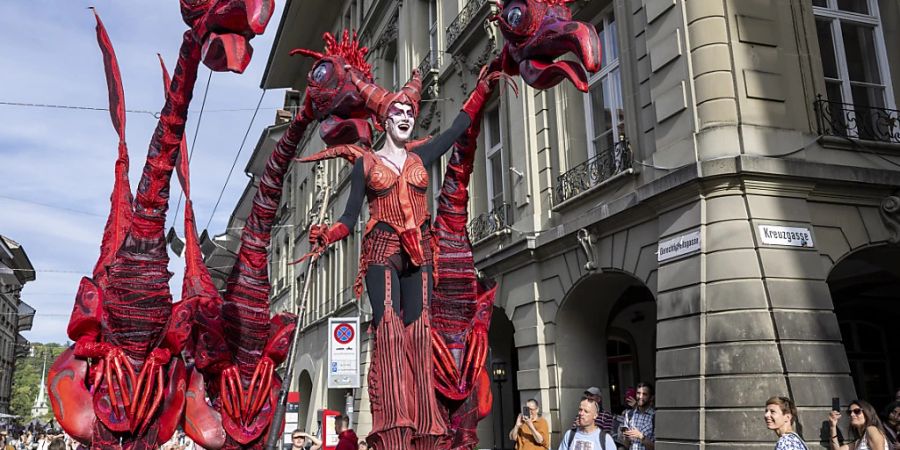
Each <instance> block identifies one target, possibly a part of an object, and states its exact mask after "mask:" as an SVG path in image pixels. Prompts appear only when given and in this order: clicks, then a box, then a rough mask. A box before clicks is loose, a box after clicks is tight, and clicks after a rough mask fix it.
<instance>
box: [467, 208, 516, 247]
mask: <svg viewBox="0 0 900 450" xmlns="http://www.w3.org/2000/svg"><path fill="white" fill-rule="evenodd" d="M510 212H511V205H510V204H509V203H501V204H499V205H497V206H495V207H494V209H492V210H490V211H488V212H486V213H484V214H481V215H479V216H478V217H476V218H474V219H472V221H471V222H469V240H470V241H472V242H473V243H474V242H478V241H480V240H482V239H485V238H487V237H489V236H491V235H493V234H494V233H496V232H498V231H503V230H505V229H507V228H509V227H510V225H512V223H511V222H512V217H511V216H510Z"/></svg>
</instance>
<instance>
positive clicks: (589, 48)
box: [508, 9, 601, 92]
mask: <svg viewBox="0 0 900 450" xmlns="http://www.w3.org/2000/svg"><path fill="white" fill-rule="evenodd" d="M508 44H512V43H511V42H510V41H508ZM510 47H511V48H510V49H509V53H510V56H512V59H513V61H514V63H515V64H516V65H517V66H518V70H519V73H521V75H522V79H523V80H524V81H525V82H526V83H527V84H528V85H529V86H532V87H535V88H537V89H548V88H551V87H553V86H556V85H557V84H559V83H560V82H561V81H563V80H569V81H571V82H572V84H574V85H575V87H576V88H578V89H579V90H581V91H583V92H587V90H588V82H587V74H586V73H585V70H587V71H588V72H597V71H598V70H600V63H601V60H600V57H601V53H600V52H601V49H600V38H599V36H598V35H597V31H596V30H595V29H594V27H593V26H591V25H589V24H587V23H583V22H579V21H577V20H571V14H570V13H569V12H568V10H567V9H565V10H560V11H553V14H547V15H546V16H545V17H544V19H543V21H542V22H541V24H540V26H539V27H538V28H537V30H536V31H535V32H534V34H533V35H531V36H529V37H528V38H527V39H524V40H521V39H520V40H519V41H518V43H516V44H512V45H511V46H510ZM567 53H572V54H574V55H575V57H576V60H575V61H571V60H557V59H558V58H560V57H561V56H563V55H565V54H567Z"/></svg>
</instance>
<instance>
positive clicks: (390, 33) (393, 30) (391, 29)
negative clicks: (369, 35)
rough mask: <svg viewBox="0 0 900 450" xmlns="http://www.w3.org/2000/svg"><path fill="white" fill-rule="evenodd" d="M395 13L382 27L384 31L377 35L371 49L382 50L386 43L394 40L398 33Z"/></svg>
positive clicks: (374, 50)
mask: <svg viewBox="0 0 900 450" xmlns="http://www.w3.org/2000/svg"><path fill="white" fill-rule="evenodd" d="M397 17H398V16H397V15H396V14H395V15H394V17H392V18H391V21H390V23H388V24H387V26H385V27H384V31H383V32H381V35H380V36H378V40H377V41H375V43H374V44H373V45H372V48H371V51H372V52H373V53H374V52H377V51H379V50H382V49H383V48H384V47H385V46H386V45H387V44H388V43H390V42H396V41H397V36H398V34H399V31H400V29H399V27H398V26H397Z"/></svg>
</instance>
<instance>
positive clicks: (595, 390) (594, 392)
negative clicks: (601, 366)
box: [584, 386, 600, 396]
mask: <svg viewBox="0 0 900 450" xmlns="http://www.w3.org/2000/svg"><path fill="white" fill-rule="evenodd" d="M584 395H593V396H599V395H600V388H598V387H596V386H591V387H589V388H587V389H585V390H584Z"/></svg>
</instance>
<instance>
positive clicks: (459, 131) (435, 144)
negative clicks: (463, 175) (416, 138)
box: [413, 68, 499, 167]
mask: <svg viewBox="0 0 900 450" xmlns="http://www.w3.org/2000/svg"><path fill="white" fill-rule="evenodd" d="M498 78H499V75H497V72H489V71H488V70H487V68H485V69H483V70H482V75H481V76H480V77H479V79H478V84H477V85H475V89H473V90H472V93H471V94H469V98H468V99H467V100H466V102H465V103H464V104H463V107H462V109H461V110H460V112H459V115H457V116H456V119H454V120H453V124H452V125H450V128H448V129H447V130H446V131H444V132H443V133H441V134H439V135H437V136H436V137H435V138H434V139H432V140H430V141H428V142H427V143H425V144H422V145H420V146H418V147H416V148H415V149H414V150H413V153H416V154H417V155H419V158H421V159H422V164H424V165H425V167H428V166H429V165H431V163H433V162H434V161H437V159H438V158H440V157H441V156H443V154H444V153H447V150H450V148H452V147H453V143H454V142H456V141H457V140H458V139H459V138H461V137H462V136H463V134H465V133H466V130H467V129H468V128H469V125H471V124H472V122H474V121H475V120H480V119H481V113H482V111H483V110H484V105H485V103H486V102H487V98H488V97H489V96H490V95H491V92H493V90H494V87H495V86H496V85H497V79H498Z"/></svg>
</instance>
